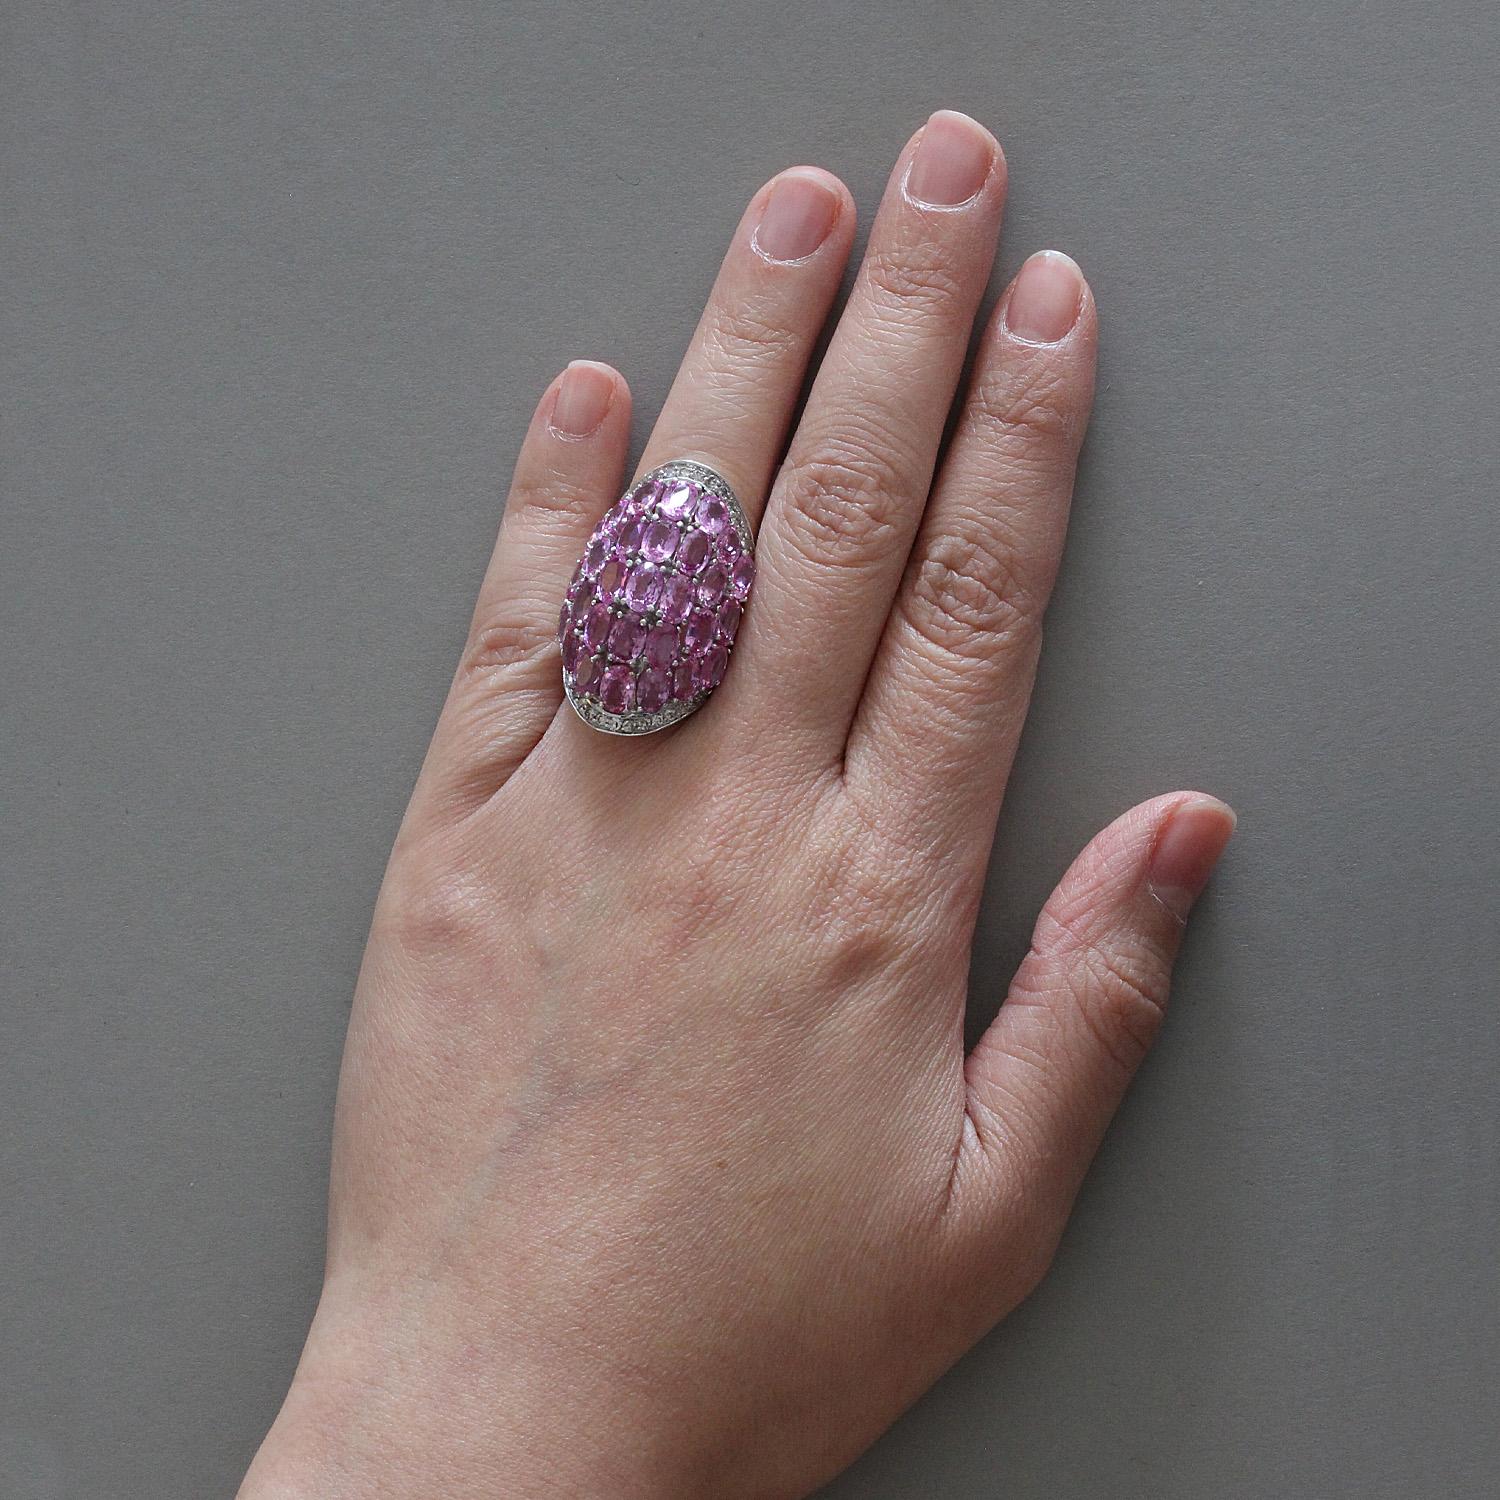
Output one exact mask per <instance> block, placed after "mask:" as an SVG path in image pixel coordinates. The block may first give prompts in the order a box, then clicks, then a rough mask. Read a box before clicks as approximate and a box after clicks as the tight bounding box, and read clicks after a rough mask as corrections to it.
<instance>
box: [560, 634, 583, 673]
mask: <svg viewBox="0 0 1500 1500" xmlns="http://www.w3.org/2000/svg"><path fill="white" fill-rule="evenodd" d="M582 655H583V647H582V646H581V645H579V643H578V637H577V636H576V635H574V634H573V632H572V631H571V630H570V631H569V632H568V633H567V635H566V636H564V637H563V643H562V663H563V671H565V672H576V671H577V670H578V658H579V657H580V656H582Z"/></svg>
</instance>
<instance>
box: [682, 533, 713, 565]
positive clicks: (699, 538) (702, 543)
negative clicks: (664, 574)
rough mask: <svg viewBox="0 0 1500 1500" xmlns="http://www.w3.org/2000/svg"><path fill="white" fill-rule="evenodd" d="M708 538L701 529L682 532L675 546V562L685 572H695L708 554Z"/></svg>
mask: <svg viewBox="0 0 1500 1500" xmlns="http://www.w3.org/2000/svg"><path fill="white" fill-rule="evenodd" d="M708 545H709V544H708V538H707V537H706V536H704V534H703V533H702V532H701V531H688V532H685V533H684V534H683V538H682V542H681V544H680V545H679V546H678V548H677V564H678V566H679V567H680V568H681V569H682V570H683V571H684V572H685V573H696V572H697V571H698V569H699V568H701V567H702V566H703V561H704V559H705V558H706V557H707V556H708Z"/></svg>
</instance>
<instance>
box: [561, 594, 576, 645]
mask: <svg viewBox="0 0 1500 1500" xmlns="http://www.w3.org/2000/svg"><path fill="white" fill-rule="evenodd" d="M572 633H573V606H572V605H571V604H569V603H568V602H567V601H566V600H564V601H563V607H562V613H561V614H560V615H559V616H558V617H557V639H558V641H559V642H561V641H565V640H567V638H568V637H569V636H570V635H572Z"/></svg>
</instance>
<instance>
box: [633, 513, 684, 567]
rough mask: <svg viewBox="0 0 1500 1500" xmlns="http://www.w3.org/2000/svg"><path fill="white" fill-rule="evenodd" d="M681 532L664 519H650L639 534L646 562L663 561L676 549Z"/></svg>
mask: <svg viewBox="0 0 1500 1500" xmlns="http://www.w3.org/2000/svg"><path fill="white" fill-rule="evenodd" d="M680 535H681V533H680V532H679V531H678V530H677V528H676V527H675V526H669V525H668V524H667V523H666V522H665V521H651V522H648V523H647V525H646V529H645V531H644V532H643V533H642V534H641V551H642V552H644V553H645V554H646V559H647V561H648V562H658V563H659V562H665V561H666V560H667V559H668V558H669V557H670V556H671V555H672V554H673V553H674V552H675V551H676V550H677V539H678V537H679V536H680Z"/></svg>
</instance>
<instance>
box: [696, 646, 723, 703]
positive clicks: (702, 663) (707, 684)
mask: <svg viewBox="0 0 1500 1500" xmlns="http://www.w3.org/2000/svg"><path fill="white" fill-rule="evenodd" d="M728 665H729V653H728V652H727V651H726V650H725V649H724V648H723V647H722V646H710V647H709V648H708V650H707V651H705V652H704V653H703V655H702V656H700V657H699V658H698V660H697V662H696V663H695V664H694V666H693V684H694V686H695V687H696V688H697V689H698V691H699V692H700V693H711V692H713V690H714V689H715V688H716V687H718V685H719V684H720V683H721V682H723V680H724V669H725V668H726V667H727V666H728Z"/></svg>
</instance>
